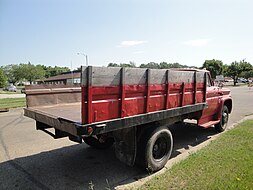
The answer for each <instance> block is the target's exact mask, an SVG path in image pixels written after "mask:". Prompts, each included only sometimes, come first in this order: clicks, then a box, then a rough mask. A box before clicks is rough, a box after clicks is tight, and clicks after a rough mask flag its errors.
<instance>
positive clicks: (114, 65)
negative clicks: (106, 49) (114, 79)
mask: <svg viewBox="0 0 253 190" xmlns="http://www.w3.org/2000/svg"><path fill="white" fill-rule="evenodd" d="M107 67H120V66H119V65H118V64H117V63H109V64H108V65H107Z"/></svg>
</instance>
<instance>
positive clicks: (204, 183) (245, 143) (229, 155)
mask: <svg viewBox="0 0 253 190" xmlns="http://www.w3.org/2000/svg"><path fill="white" fill-rule="evenodd" d="M139 189H193V190H195V189H201V190H203V189H253V120H248V121H245V122H243V123H241V124H240V125H239V126H238V127H236V128H234V129H232V130H230V131H227V132H225V133H224V134H222V135H221V136H220V137H219V138H218V139H217V140H215V141H212V142H211V144H210V145H208V146H207V147H205V148H203V149H201V150H200V151H198V152H197V153H194V154H192V155H190V156H189V157H188V158H187V159H186V160H184V161H182V162H180V163H178V164H176V165H174V166H173V167H172V168H171V169H170V170H168V171H166V172H165V173H164V174H162V175H159V176H156V177H154V178H153V179H152V180H150V181H149V182H148V183H146V184H144V185H143V186H142V187H140V188H139Z"/></svg>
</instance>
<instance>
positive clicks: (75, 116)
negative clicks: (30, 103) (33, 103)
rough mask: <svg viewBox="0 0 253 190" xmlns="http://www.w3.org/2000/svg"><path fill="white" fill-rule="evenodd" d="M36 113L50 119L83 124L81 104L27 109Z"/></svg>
mask: <svg viewBox="0 0 253 190" xmlns="http://www.w3.org/2000/svg"><path fill="white" fill-rule="evenodd" d="M26 110H29V111H31V112H34V113H40V114H43V115H45V116H47V117H45V119H46V118H49V117H52V118H61V119H64V120H67V121H69V122H72V123H81V102H77V103H68V104H58V105H52V106H38V107H31V108H26Z"/></svg>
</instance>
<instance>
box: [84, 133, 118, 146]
mask: <svg viewBox="0 0 253 190" xmlns="http://www.w3.org/2000/svg"><path fill="white" fill-rule="evenodd" d="M83 141H84V142H85V143H86V144H87V145H89V146H91V147H93V148H96V149H107V148H110V147H111V146H112V145H113V143H114V138H112V137H104V136H102V135H97V136H91V137H83Z"/></svg>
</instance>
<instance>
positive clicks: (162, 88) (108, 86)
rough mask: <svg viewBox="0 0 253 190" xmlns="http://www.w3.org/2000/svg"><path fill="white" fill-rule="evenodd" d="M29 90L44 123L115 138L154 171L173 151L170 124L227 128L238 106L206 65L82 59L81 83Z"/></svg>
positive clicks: (57, 131) (125, 155)
mask: <svg viewBox="0 0 253 190" xmlns="http://www.w3.org/2000/svg"><path fill="white" fill-rule="evenodd" d="M25 91H26V100H27V108H25V109H24V114H25V115H26V116H28V117H30V118H33V119H35V120H36V128H37V129H38V130H42V131H44V132H46V133H47V134H49V135H51V136H53V137H54V138H62V137H69V139H70V140H72V141H75V142H78V143H82V142H83V141H84V142H85V143H86V144H88V145H90V146H92V147H95V148H97V149H103V148H108V147H110V146H112V145H113V144H114V146H115V153H116V157H117V158H118V159H119V160H120V161H122V162H124V163H126V164H128V165H131V166H132V165H134V164H138V165H140V166H142V167H143V168H145V169H148V170H149V172H155V171H157V170H160V169H161V168H163V167H164V165H165V164H166V162H167V160H168V159H169V157H170V155H171V152H172V149H173V138H172V134H171V132H170V131H169V129H168V125H171V124H174V123H176V122H181V121H183V120H184V119H195V120H197V121H198V125H200V126H202V127H210V126H212V125H215V129H216V130H217V131H218V132H222V131H224V130H225V129H226V126H227V121H228V116H229V113H231V111H232V98H231V95H230V91H229V90H228V89H225V88H219V87H215V86H214V84H213V82H212V80H211V77H210V74H209V72H208V71H207V70H198V69H141V68H120V67H115V68H110V67H93V66H86V67H84V66H82V68H81V85H61V84H60V85H30V86H26V89H25ZM50 128H51V129H54V131H52V130H51V129H50Z"/></svg>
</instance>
